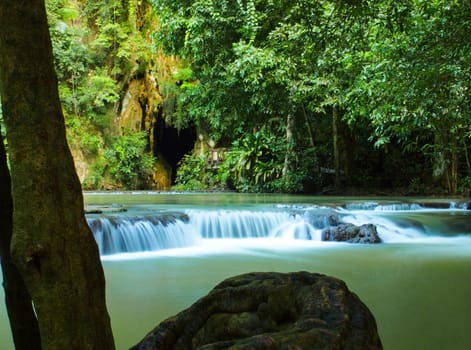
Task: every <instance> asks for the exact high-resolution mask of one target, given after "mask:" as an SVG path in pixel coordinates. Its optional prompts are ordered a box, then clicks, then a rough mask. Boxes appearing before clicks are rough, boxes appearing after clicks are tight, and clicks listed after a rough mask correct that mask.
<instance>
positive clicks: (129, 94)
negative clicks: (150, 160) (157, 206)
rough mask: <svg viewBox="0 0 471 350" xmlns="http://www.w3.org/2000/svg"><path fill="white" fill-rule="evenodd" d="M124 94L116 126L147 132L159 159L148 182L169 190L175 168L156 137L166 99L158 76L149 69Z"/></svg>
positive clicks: (160, 188)
mask: <svg viewBox="0 0 471 350" xmlns="http://www.w3.org/2000/svg"><path fill="white" fill-rule="evenodd" d="M123 96H124V97H123V99H122V101H121V104H120V109H119V112H118V114H117V115H116V117H115V119H114V122H113V130H114V132H115V133H116V134H118V135H119V134H120V133H121V132H122V131H123V130H127V131H131V132H139V131H146V132H147V134H148V135H149V152H152V153H153V155H154V157H155V159H156V162H155V165H154V173H153V176H152V178H151V179H149V184H148V186H149V188H152V189H156V190H168V189H170V186H171V169H170V167H169V165H168V164H167V162H166V160H165V159H164V157H163V156H162V155H161V154H160V152H159V151H158V149H157V147H156V145H155V137H154V135H155V131H154V129H155V126H156V122H157V119H158V118H159V106H161V105H162V102H163V100H162V97H161V96H160V94H159V91H158V85H157V82H156V79H155V77H154V76H153V75H152V74H151V72H150V71H147V72H146V73H145V74H144V76H143V77H139V78H134V79H132V80H131V81H130V82H129V84H128V86H127V88H126V91H125V93H124V95H123Z"/></svg>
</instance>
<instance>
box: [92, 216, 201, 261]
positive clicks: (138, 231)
mask: <svg viewBox="0 0 471 350" xmlns="http://www.w3.org/2000/svg"><path fill="white" fill-rule="evenodd" d="M188 220H189V219H188V217H187V216H185V215H184V214H168V213H159V214H156V215H153V216H150V215H146V216H132V217H129V216H105V217H93V218H87V222H88V225H89V226H90V228H91V229H92V232H93V234H94V236H95V240H96V241H97V244H98V247H99V250H100V254H101V255H109V254H117V253H130V252H142V251H154V250H160V249H169V248H178V247H185V246H190V245H194V244H196V243H197V240H198V235H196V234H194V232H192V227H191V226H190V225H189V224H188Z"/></svg>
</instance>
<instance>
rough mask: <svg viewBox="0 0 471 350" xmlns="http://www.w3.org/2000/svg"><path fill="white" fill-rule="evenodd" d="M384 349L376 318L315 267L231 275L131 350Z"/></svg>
mask: <svg viewBox="0 0 471 350" xmlns="http://www.w3.org/2000/svg"><path fill="white" fill-rule="evenodd" d="M154 349H159V350H163V349H175V350H177V349H182V350H188V349H200V350H203V349H204V350H216V349H233V350H236V349H237V350H241V349H313V350H315V349H323V350H329V349H346V350H348V349H352V350H353V349H362V350H365V349H382V345H381V340H380V338H379V336H378V333H377V328H376V321H375V319H374V317H373V315H372V314H371V312H370V311H369V309H368V308H367V307H366V306H365V304H363V302H362V301H361V300H360V299H359V298H358V297H357V296H356V295H355V294H354V293H352V292H351V291H349V289H348V288H347V286H346V284H345V283H344V282H343V281H341V280H339V279H336V278H333V277H329V276H325V275H321V274H316V273H309V272H296V273H275V272H265V273H264V272H258V273H248V274H244V275H240V276H236V277H232V278H229V279H227V280H225V281H223V282H222V283H220V284H219V285H217V286H216V287H215V288H214V289H213V290H212V291H211V292H210V293H209V294H208V295H206V296H205V297H203V298H201V299H200V300H198V301H197V302H196V303H195V304H193V305H192V306H191V307H190V308H188V309H186V310H184V311H182V312H180V313H179V314H177V315H176V316H174V317H171V318H169V319H167V320H165V321H163V322H162V323H161V324H160V325H159V326H157V327H156V328H155V329H154V330H153V331H151V332H150V333H149V334H148V335H147V336H146V337H145V338H144V339H143V340H142V341H141V342H139V343H138V344H137V345H135V346H134V347H132V348H131V350H154Z"/></svg>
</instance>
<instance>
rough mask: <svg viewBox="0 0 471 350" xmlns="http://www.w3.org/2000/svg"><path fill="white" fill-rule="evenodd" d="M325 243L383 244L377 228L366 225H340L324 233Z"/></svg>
mask: <svg viewBox="0 0 471 350" xmlns="http://www.w3.org/2000/svg"><path fill="white" fill-rule="evenodd" d="M322 240H323V241H338V242H348V243H363V244H370V243H381V238H379V235H378V231H377V230H376V226H375V225H373V224H365V225H361V226H356V225H353V224H339V225H337V226H332V227H328V228H326V229H324V230H323V231H322Z"/></svg>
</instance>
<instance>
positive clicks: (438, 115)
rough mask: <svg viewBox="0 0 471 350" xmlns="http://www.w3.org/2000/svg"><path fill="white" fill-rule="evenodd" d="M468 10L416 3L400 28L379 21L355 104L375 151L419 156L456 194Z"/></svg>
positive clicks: (465, 122)
mask: <svg viewBox="0 0 471 350" xmlns="http://www.w3.org/2000/svg"><path fill="white" fill-rule="evenodd" d="M469 10H470V4H469V3H468V2H449V1H434V2H426V1H415V2H414V3H413V4H412V6H409V8H407V11H406V10H404V11H403V12H404V13H405V15H403V16H402V26H400V27H397V28H396V29H395V30H393V31H392V30H390V29H389V28H387V27H386V26H384V23H382V22H377V23H374V24H373V26H372V28H371V35H372V37H371V38H370V40H371V51H370V53H369V54H370V57H371V59H370V61H369V62H368V64H367V65H366V66H365V68H364V70H363V72H362V74H360V75H358V78H359V79H358V83H357V86H356V89H357V90H356V92H355V93H353V94H352V96H353V99H352V100H351V103H352V105H353V106H356V107H354V108H356V109H357V111H359V109H360V108H363V110H362V111H360V114H363V115H365V116H366V117H367V118H368V119H369V120H370V121H371V124H372V126H373V127H374V130H375V132H374V135H373V136H374V138H375V142H376V145H377V146H383V145H386V144H388V143H390V142H394V141H396V142H399V143H400V144H401V145H403V147H404V149H405V151H408V150H410V149H418V150H421V151H422V152H424V153H425V154H427V155H428V156H429V159H430V162H431V164H432V165H433V169H434V170H433V171H434V174H435V175H436V176H438V177H440V178H442V180H443V181H444V184H445V186H446V187H447V188H448V190H449V191H450V192H452V193H455V192H456V191H457V188H458V173H459V154H460V153H461V154H464V156H465V158H466V159H468V148H469V146H468V144H467V142H466V140H467V139H468V138H469V130H470V118H469V105H470V101H469V94H468V93H467V91H468V90H469V87H470V86H469V84H470V80H469V76H470V68H469V67H470V65H469V63H470V58H471V56H470V54H469V52H470V51H471V50H470V49H471V46H470V45H471V41H470V40H469V36H468V35H467V34H466V28H467V27H468V26H469V25H470V23H471V17H470V11H469ZM352 109H353V108H352ZM361 112H362V113H361ZM466 169H467V172H469V170H470V168H469V161H467V166H466Z"/></svg>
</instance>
